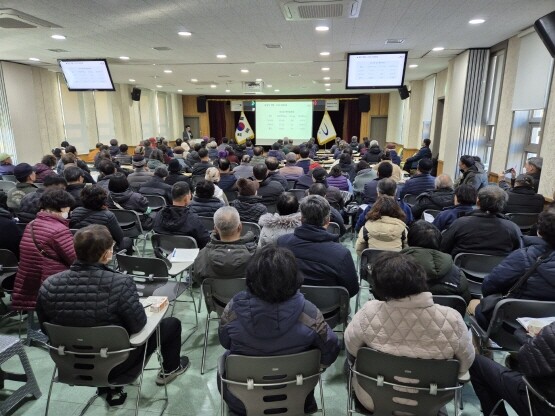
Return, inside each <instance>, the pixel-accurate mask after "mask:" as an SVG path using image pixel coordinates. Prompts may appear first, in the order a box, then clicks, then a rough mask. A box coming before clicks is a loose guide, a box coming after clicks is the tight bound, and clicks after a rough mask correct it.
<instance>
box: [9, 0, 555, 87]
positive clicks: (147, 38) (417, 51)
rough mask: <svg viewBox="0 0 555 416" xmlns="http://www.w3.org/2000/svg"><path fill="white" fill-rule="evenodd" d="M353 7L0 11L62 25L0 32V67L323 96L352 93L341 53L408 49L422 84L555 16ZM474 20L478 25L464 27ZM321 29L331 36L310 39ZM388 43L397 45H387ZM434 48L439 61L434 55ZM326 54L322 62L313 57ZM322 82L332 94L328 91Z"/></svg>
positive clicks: (412, 73)
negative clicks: (106, 72) (105, 67)
mask: <svg viewBox="0 0 555 416" xmlns="http://www.w3.org/2000/svg"><path fill="white" fill-rule="evenodd" d="M303 1H306V0H303ZM359 1H361V2H362V3H361V9H360V14H359V17H358V18H352V19H351V18H333V19H327V20H304V21H287V20H286V19H285V18H284V15H283V14H282V11H281V8H280V2H281V3H283V2H284V0H77V1H76V0H40V1H37V0H11V1H10V0H8V1H2V0H0V9H6V8H13V9H17V10H18V11H21V12H23V13H26V14H28V15H31V16H33V17H35V18H39V19H42V20H45V21H47V22H50V23H51V24H53V25H57V26H59V27H55V28H52V27H51V26H52V25H49V24H48V23H45V24H46V26H45V27H38V28H28V29H8V28H0V60H7V61H13V62H19V63H24V64H27V65H35V66H41V67H45V68H48V69H50V70H55V71H59V69H58V66H57V62H56V60H57V59H59V58H107V59H108V62H109V65H110V70H111V73H112V77H113V79H114V82H117V83H125V84H131V85H134V86H137V87H139V88H150V89H159V90H162V91H167V92H178V90H181V91H179V92H180V93H183V94H192V95H225V94H226V89H228V90H229V94H230V95H240V94H242V93H243V82H251V81H255V80H256V79H262V80H263V82H264V83H265V87H264V89H263V91H264V94H265V95H267V96H274V95H296V94H302V95H309V94H320V95H323V96H324V95H326V94H342V93H345V92H351V93H352V92H353V91H352V90H350V91H347V90H345V72H346V61H345V59H346V53H347V52H365V51H396V50H408V51H409V59H408V64H417V65H418V67H417V68H407V70H406V76H405V80H406V81H410V80H418V79H424V78H425V77H427V76H428V75H430V74H433V73H436V72H438V71H440V70H442V69H444V68H446V67H447V63H448V61H449V60H450V59H452V58H453V57H454V56H456V55H457V54H459V53H461V52H462V51H463V50H465V49H468V48H483V47H490V46H492V45H495V44H497V43H498V42H500V41H503V40H505V39H508V38H510V37H511V36H514V35H515V34H517V33H518V32H520V31H521V30H523V29H525V28H527V27H530V26H531V25H532V24H533V23H534V21H535V20H536V19H538V18H539V17H541V16H544V15H546V14H548V13H549V12H551V11H553V9H555V3H554V2H553V0H359ZM0 13H2V11H1V10H0ZM0 17H2V16H1V15H0ZM476 18H481V19H485V20H486V22H485V23H483V24H480V25H470V24H469V23H468V21H469V20H471V19H476ZM321 24H326V25H328V26H329V28H330V30H329V31H327V32H317V31H315V27H316V26H318V25H321ZM179 31H188V32H191V34H192V35H191V36H188V37H184V36H179V35H178V34H177V32H179ZM53 34H62V35H64V36H66V39H65V40H55V39H52V38H51V35H53ZM391 38H394V39H405V41H404V43H402V44H401V45H388V44H386V43H385V41H386V40H387V39H391ZM265 44H279V45H281V48H275V49H269V48H267V47H266V46H265ZM437 46H441V47H444V48H445V50H443V51H440V52H434V51H432V48H434V47H437ZM154 47H166V48H169V50H163V51H159V50H155V49H153V48H154ZM50 49H63V50H65V51H67V52H54V51H51V50H50ZM322 51H328V52H330V55H329V56H325V57H324V56H320V55H319V53H320V52H322ZM217 54H225V55H227V58H225V59H218V58H217V57H216V55H217ZM120 56H127V57H129V58H130V59H129V60H128V61H122V60H120V59H119V57H120ZM31 57H33V58H38V59H39V60H40V61H39V62H31V61H29V58H31ZM322 67H328V68H330V70H329V71H328V72H324V71H322V70H321V68H322ZM241 69H248V70H249V73H242V72H241ZM164 70H171V71H172V73H165V72H164ZM326 76H329V77H330V80H329V81H328V82H329V83H330V84H331V85H330V86H325V85H324V84H325V82H326V81H325V80H324V79H323V77H326ZM130 79H133V80H134V81H129V80H130ZM191 79H197V80H198V82H196V83H195V82H192V81H191ZM211 84H213V85H215V87H214V88H212V87H211ZM157 85H160V86H161V87H157ZM269 85H271V87H270V86H269ZM326 88H328V89H329V90H330V91H326ZM275 90H279V91H277V92H276V91H275ZM354 92H355V93H359V92H362V91H361V90H356V91H354Z"/></svg>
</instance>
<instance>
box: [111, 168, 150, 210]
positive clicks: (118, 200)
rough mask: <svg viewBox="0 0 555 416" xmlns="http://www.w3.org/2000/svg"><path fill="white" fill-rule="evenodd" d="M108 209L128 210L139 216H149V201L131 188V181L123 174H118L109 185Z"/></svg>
mask: <svg viewBox="0 0 555 416" xmlns="http://www.w3.org/2000/svg"><path fill="white" fill-rule="evenodd" d="M108 190H109V191H110V193H109V194H108V207H109V208H110V209H128V210H131V211H135V212H137V213H139V214H145V213H146V214H148V213H149V212H150V210H149V208H148V201H147V199H146V198H145V197H144V196H143V195H141V194H140V193H138V192H134V191H133V190H132V189H131V188H130V187H129V181H128V180H127V178H126V177H125V175H124V174H123V173H116V174H115V175H113V176H112V177H111V178H110V182H109V184H108Z"/></svg>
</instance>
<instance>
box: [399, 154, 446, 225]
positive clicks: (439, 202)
mask: <svg viewBox="0 0 555 416" xmlns="http://www.w3.org/2000/svg"><path fill="white" fill-rule="evenodd" d="M423 160H424V159H423ZM411 180H412V179H409V181H411ZM434 184H435V189H434V190H432V191H427V192H423V193H421V194H420V195H418V197H417V198H416V204H414V205H413V206H412V214H413V215H414V218H420V217H422V213H423V212H424V211H425V210H427V209H435V210H438V211H441V210H442V209H443V208H447V207H450V206H452V205H453V197H454V195H455V191H453V181H452V180H451V178H450V177H449V175H446V174H441V175H439V176H438V177H437V178H435V180H434Z"/></svg>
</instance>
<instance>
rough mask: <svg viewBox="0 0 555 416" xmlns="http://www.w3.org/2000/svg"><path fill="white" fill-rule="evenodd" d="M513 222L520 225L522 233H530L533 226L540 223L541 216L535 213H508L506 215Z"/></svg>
mask: <svg viewBox="0 0 555 416" xmlns="http://www.w3.org/2000/svg"><path fill="white" fill-rule="evenodd" d="M505 215H506V216H507V218H509V219H510V220H511V221H512V222H514V223H515V224H516V225H518V228H520V230H521V231H529V230H530V228H532V226H534V225H536V224H537V223H538V217H539V216H540V214H538V213H535V212H522V213H511V212H509V213H507V214H505Z"/></svg>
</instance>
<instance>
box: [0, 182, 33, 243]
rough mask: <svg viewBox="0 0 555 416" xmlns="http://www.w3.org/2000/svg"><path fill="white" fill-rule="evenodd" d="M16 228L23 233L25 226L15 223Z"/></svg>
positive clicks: (21, 223)
mask: <svg viewBox="0 0 555 416" xmlns="http://www.w3.org/2000/svg"><path fill="white" fill-rule="evenodd" d="M0 183H1V182H0ZM15 225H16V226H17V228H19V230H20V231H21V232H22V233H23V232H25V227H27V224H25V223H23V222H17V223H16V224H15Z"/></svg>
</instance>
